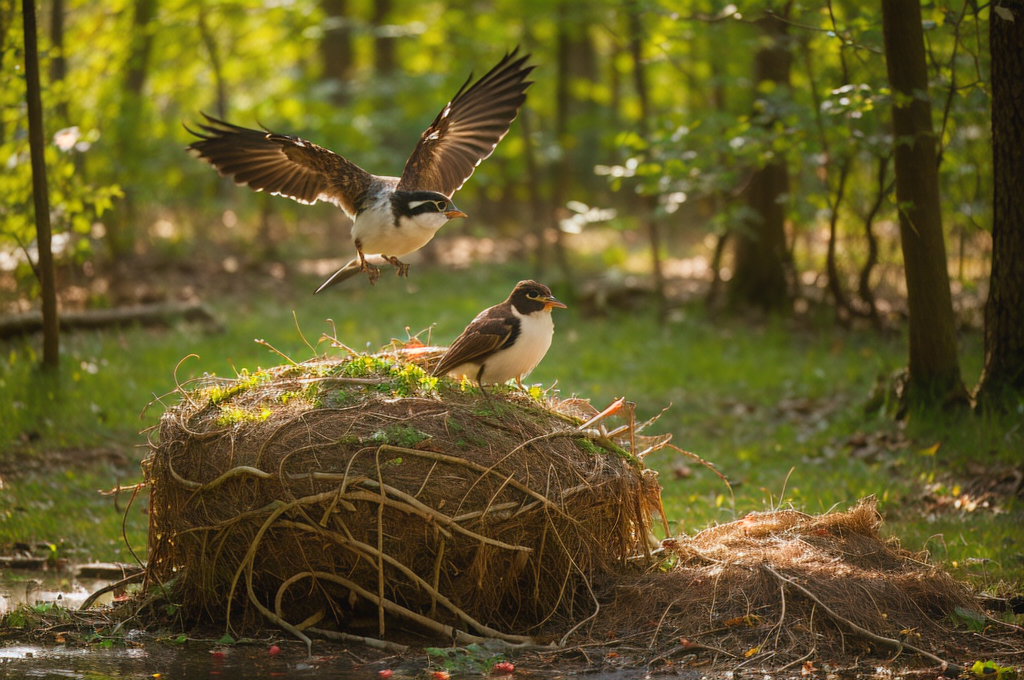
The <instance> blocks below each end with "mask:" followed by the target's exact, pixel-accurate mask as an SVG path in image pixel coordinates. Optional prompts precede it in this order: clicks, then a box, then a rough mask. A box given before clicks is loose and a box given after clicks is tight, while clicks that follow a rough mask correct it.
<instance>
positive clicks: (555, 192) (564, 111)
mask: <svg viewBox="0 0 1024 680" xmlns="http://www.w3.org/2000/svg"><path fill="white" fill-rule="evenodd" d="M567 2H568V0H562V2H560V3H558V13H557V22H558V30H557V37H556V48H555V52H556V64H557V72H556V73H555V139H556V140H558V146H559V148H560V149H561V152H562V153H561V157H560V158H559V161H558V163H557V164H556V165H555V168H554V169H555V177H554V182H553V188H552V196H551V203H552V205H551V211H550V228H551V232H550V233H552V234H553V239H552V246H553V247H554V253H555V261H556V262H557V264H558V268H559V269H561V270H562V277H563V281H564V288H565V289H566V291H567V295H566V297H568V298H569V299H574V298H575V297H576V284H575V281H576V279H575V278H574V277H573V275H572V269H571V267H570V265H569V255H568V252H567V249H566V247H565V238H564V235H563V233H562V227H561V220H562V218H563V217H567V216H568V210H567V209H566V207H565V204H566V203H567V202H568V200H569V180H570V179H571V178H572V162H571V156H572V150H571V149H570V148H569V143H570V139H569V113H570V111H569V105H570V102H571V98H570V96H569V53H570V45H569V27H568V25H569V19H568V8H567V6H566V3H567Z"/></svg>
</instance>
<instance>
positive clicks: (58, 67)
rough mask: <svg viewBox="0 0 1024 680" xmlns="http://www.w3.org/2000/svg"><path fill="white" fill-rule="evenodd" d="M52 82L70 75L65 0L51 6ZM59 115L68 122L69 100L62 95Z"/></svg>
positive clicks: (64, 123) (57, 1)
mask: <svg viewBox="0 0 1024 680" xmlns="http://www.w3.org/2000/svg"><path fill="white" fill-rule="evenodd" d="M50 48H51V49H52V50H53V51H54V55H53V57H51V58H50V84H51V85H54V84H56V83H59V82H61V81H63V80H64V78H66V77H67V75H68V62H67V59H65V58H64V0H53V3H52V4H51V6H50ZM57 117H58V119H59V120H60V122H61V124H62V125H67V124H68V100H67V99H66V98H64V97H61V99H60V101H58V102H57Z"/></svg>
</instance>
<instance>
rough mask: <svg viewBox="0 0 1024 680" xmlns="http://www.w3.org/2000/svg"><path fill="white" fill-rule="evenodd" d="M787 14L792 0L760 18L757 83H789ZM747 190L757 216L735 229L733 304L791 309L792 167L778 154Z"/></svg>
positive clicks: (735, 305)
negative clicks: (787, 202)
mask: <svg viewBox="0 0 1024 680" xmlns="http://www.w3.org/2000/svg"><path fill="white" fill-rule="evenodd" d="M788 14H789V5H788V4H787V5H786V7H785V9H784V12H783V13H781V16H776V15H774V14H768V15H765V16H764V17H762V18H761V19H758V21H757V25H758V26H759V27H760V29H761V31H762V34H763V38H764V44H763V46H762V47H761V48H760V49H758V51H757V53H756V54H755V55H754V83H755V85H754V86H755V87H757V86H758V85H759V84H760V83H763V82H772V83H775V84H777V85H780V86H784V87H786V88H788V87H789V73H790V67H791V64H792V55H791V53H790V46H789V35H788V32H787V24H786V23H785V21H784V19H785V18H786V17H787V16H788ZM755 106H756V104H755ZM746 193H747V205H748V206H749V207H750V209H751V212H752V215H753V217H752V218H751V219H750V220H748V221H747V222H746V224H744V225H742V228H739V229H737V230H736V232H735V239H734V242H735V244H736V255H735V272H734V273H733V277H732V280H731V281H730V282H729V305H730V306H731V307H734V308H735V307H759V308H761V309H763V310H765V311H768V312H787V311H789V310H790V307H791V304H790V290H789V282H788V281H787V278H786V263H787V261H788V260H789V250H788V248H787V247H786V228H785V227H786V206H785V203H784V201H785V196H786V194H788V193H789V170H788V169H787V168H786V164H785V161H782V160H774V161H771V162H769V163H768V164H767V165H765V166H764V167H763V168H760V169H758V170H757V171H756V172H755V173H754V176H753V177H752V178H751V180H750V185H749V186H748V187H747V192H746Z"/></svg>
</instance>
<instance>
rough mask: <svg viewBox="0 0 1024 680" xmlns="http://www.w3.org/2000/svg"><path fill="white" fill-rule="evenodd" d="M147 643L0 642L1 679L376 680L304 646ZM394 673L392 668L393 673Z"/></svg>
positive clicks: (346, 660)
mask: <svg viewBox="0 0 1024 680" xmlns="http://www.w3.org/2000/svg"><path fill="white" fill-rule="evenodd" d="M201 647H202V648H199V646H195V647H192V646H188V645H184V646H180V647H172V646H169V645H167V646H165V645H149V646H145V647H127V648H124V647H122V648H116V647H115V648H110V649H99V648H97V647H95V646H90V647H88V648H76V647H62V646H53V647H42V646H36V645H24V644H18V645H12V646H8V647H0V678H2V679H4V680H6V679H7V678H10V679H11V680H14V679H16V678H17V679H19V680H20V679H21V678H25V679H26V680H27V679H29V678H33V679H35V678H42V679H46V680H49V679H50V678H54V679H56V678H83V679H84V680H106V679H107V678H150V679H156V680H179V679H180V680H188V679H192V678H200V679H202V678H216V679H217V680H254V679H256V678H342V679H353V680H354V679H355V678H359V679H361V680H369V679H373V680H376V678H378V674H377V671H378V670H379V669H380V666H374V667H372V668H370V667H367V668H363V669H361V670H354V669H353V666H354V665H355V664H354V662H353V660H352V659H351V657H347V656H344V657H343V656H317V655H315V654H314V656H313V658H309V657H307V656H306V648H305V646H304V645H294V648H292V647H291V646H289V647H285V648H283V649H282V651H281V653H280V654H278V655H277V656H271V655H270V654H269V653H268V651H267V647H265V646H255V645H254V646H251V647H250V646H245V647H232V648H229V649H217V650H216V652H217V653H216V654H214V653H211V650H210V648H209V647H208V646H207V645H202V646H201ZM398 675H399V674H398V673H396V674H395V676H396V677H397V676H398Z"/></svg>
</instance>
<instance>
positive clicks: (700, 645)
mask: <svg viewBox="0 0 1024 680" xmlns="http://www.w3.org/2000/svg"><path fill="white" fill-rule="evenodd" d="M694 649H706V650H708V651H709V652H716V653H718V654H724V655H725V656H728V657H730V658H733V659H735V658H738V657H737V656H736V655H735V654H733V653H732V652H728V651H726V650H724V649H722V648H721V647H715V646H714V645H705V644H703V643H700V642H688V643H687V644H685V645H678V646H677V647H673V648H672V649H670V650H669V651H667V652H665V653H664V654H659V655H658V656H656V657H654V658H653V659H651V660H650V661H648V662H647V665H648V666H653V665H654V664H656V663H657V662H659V661H664V660H665V659H667V658H668V657H670V656H675V655H676V654H678V653H679V652H685V651H687V650H694Z"/></svg>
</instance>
